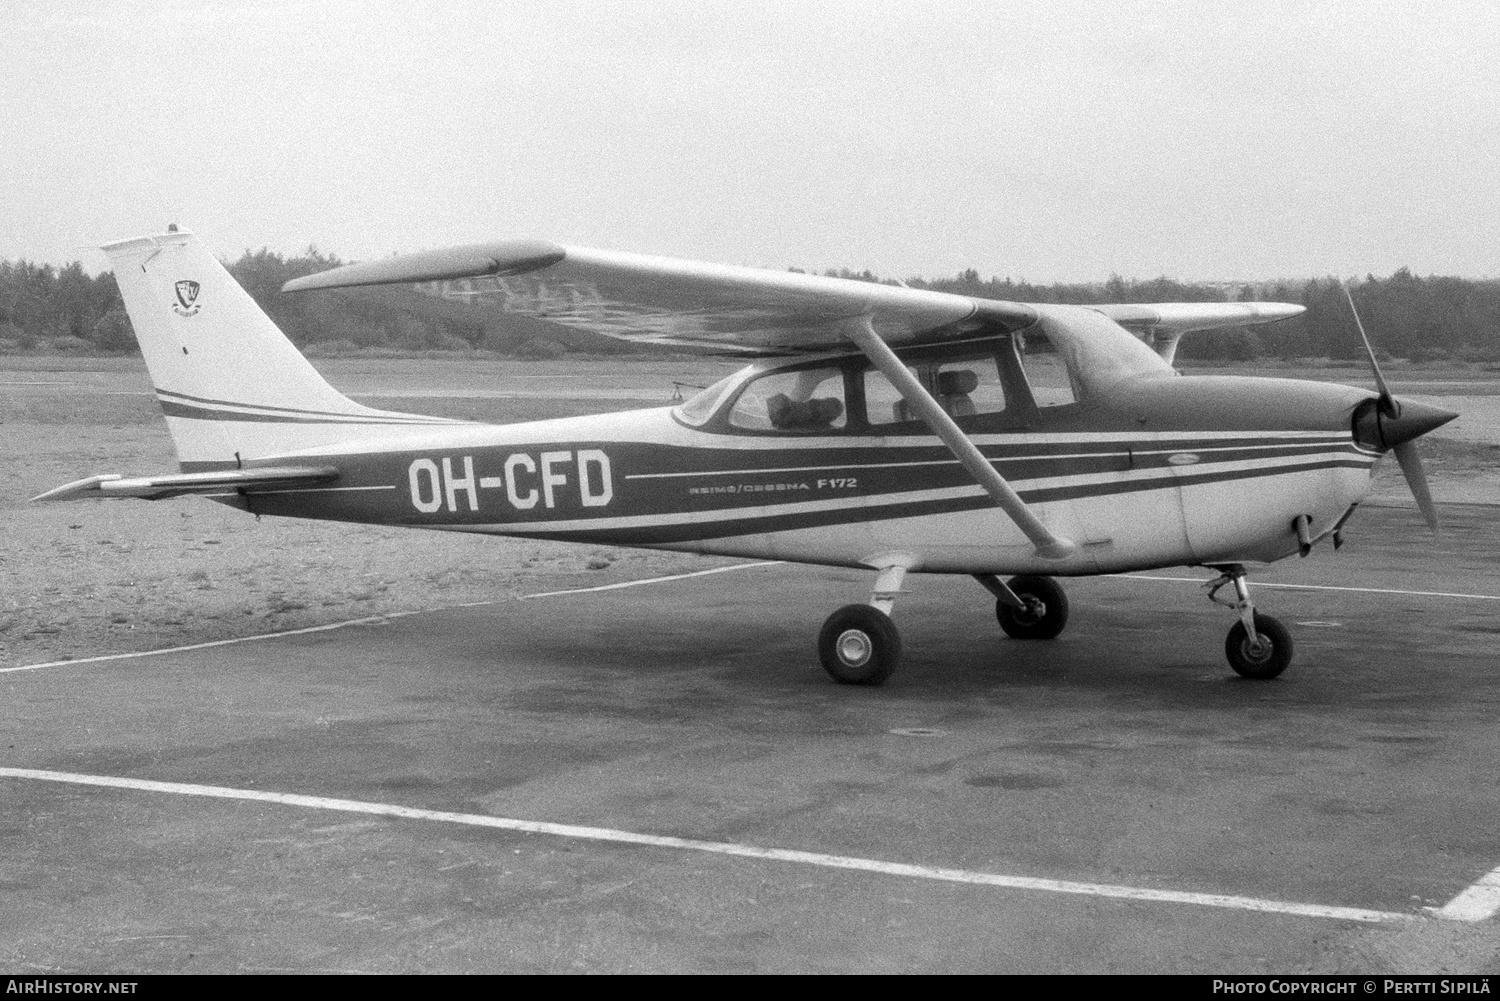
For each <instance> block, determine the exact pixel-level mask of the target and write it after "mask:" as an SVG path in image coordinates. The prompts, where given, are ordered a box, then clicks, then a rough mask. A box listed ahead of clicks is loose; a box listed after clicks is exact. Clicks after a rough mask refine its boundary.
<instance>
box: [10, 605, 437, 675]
mask: <svg viewBox="0 0 1500 1001" xmlns="http://www.w3.org/2000/svg"><path fill="white" fill-rule="evenodd" d="M414 614H416V613H415V612H392V613H390V614H389V615H367V616H365V617H364V618H362V619H346V620H345V621H343V622H330V623H328V624H326V625H321V626H306V627H304V628H302V629H283V630H282V631H281V632H278V633H257V634H256V635H254V636H236V637H234V638H233V639H227V640H211V641H210V642H207V643H189V644H188V645H187V646H169V647H163V648H162V649H160V650H136V651H134V652H132V653H107V654H103V655H101V656H98V657H79V658H77V659H76V660H51V661H48V662H47V663H45V664H25V665H23V666H21V667H0V674H10V673H12V672H14V671H40V670H41V669H42V668H44V667H67V666H69V665H71V664H97V663H99V662H101V661H106V660H131V659H134V658H136V657H155V656H157V655H158V654H163V653H183V652H184V651H187V650H207V649H208V648H209V647H216V646H230V645H231V644H234V643H254V642H256V641H257V640H273V639H276V638H277V637H279V636H299V635H301V634H302V633H322V632H327V631H328V630H330V629H343V628H345V627H346V626H367V625H374V624H375V623H377V622H384V621H385V620H386V619H394V618H399V617H400V616H403V615H414Z"/></svg>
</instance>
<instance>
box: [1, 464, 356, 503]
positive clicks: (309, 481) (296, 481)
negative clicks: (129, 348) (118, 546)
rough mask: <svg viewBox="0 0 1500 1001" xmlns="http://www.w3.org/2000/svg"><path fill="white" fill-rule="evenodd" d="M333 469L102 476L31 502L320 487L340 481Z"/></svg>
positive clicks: (285, 468) (271, 468)
mask: <svg viewBox="0 0 1500 1001" xmlns="http://www.w3.org/2000/svg"><path fill="white" fill-rule="evenodd" d="M338 475H339V471H338V470H337V469H335V468H333V467H331V466H317V467H312V468H309V467H306V466H292V467H283V468H278V467H269V466H263V467H261V468H258V469H228V470H223V471H219V472H209V473H168V474H165V475H162V476H132V477H125V476H121V475H119V474H118V473H102V474H100V475H98V476H89V477H86V478H85V479H82V480H75V481H73V482H72V483H65V484H63V485H62V486H60V487H54V488H53V489H51V490H48V491H47V492H46V493H44V494H38V495H37V496H35V497H33V498H31V499H32V501H59V500H74V499H76V498H79V497H140V498H143V499H145V500H162V499H163V498H166V497H180V496H182V495H183V494H221V493H226V492H232V491H244V492H245V493H255V492H257V491H261V490H285V489H286V488H288V487H299V486H317V485H320V484H324V483H331V482H333V481H334V480H336V479H338Z"/></svg>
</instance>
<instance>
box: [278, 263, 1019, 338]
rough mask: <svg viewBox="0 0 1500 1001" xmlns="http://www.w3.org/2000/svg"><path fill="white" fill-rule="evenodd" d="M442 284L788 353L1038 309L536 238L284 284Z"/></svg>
mask: <svg viewBox="0 0 1500 1001" xmlns="http://www.w3.org/2000/svg"><path fill="white" fill-rule="evenodd" d="M405 282H425V283H432V284H431V285H429V286H428V287H427V288H426V289H425V291H428V292H429V293H431V294H433V295H437V296H439V297H442V298H445V299H458V300H466V301H469V302H472V303H474V304H476V305H482V306H488V307H489V308H491V309H498V310H500V311H502V312H507V313H517V314H521V315H523V316H529V317H533V318H536V319H541V320H548V321H551V322H553V323H557V324H560V325H562V326H566V327H578V328H582V329H586V330H590V331H593V332H595V333H600V334H606V335H608V336H612V337H617V338H621V339H623V340H628V341H637V342H644V343H651V344H663V345H671V346H673V347H691V348H696V349H698V350H709V351H716V352H730V353H742V354H772V355H785V354H791V353H796V352H803V351H826V350H829V349H834V348H840V347H847V346H848V340H847V339H846V338H845V336H844V333H843V331H844V328H845V327H846V326H847V324H848V323H849V322H850V321H851V320H855V319H858V318H862V317H869V318H870V322H871V324H872V325H873V326H874V328H875V331H876V332H877V333H878V334H879V335H880V336H881V338H882V339H884V340H885V341H886V342H887V343H890V344H893V345H897V346H901V345H905V344H911V343H916V342H919V341H922V340H927V339H936V338H939V337H944V336H951V335H953V334H958V333H969V332H972V331H973V330H976V329H979V328H980V327H982V326H987V325H994V324H999V325H1001V326H1002V329H1014V328H1016V327H1024V326H1029V325H1030V324H1031V323H1033V322H1035V320H1036V318H1037V313H1036V310H1034V309H1033V308H1032V307H1030V306H1026V305H1022V304H1019V303H1000V302H995V303H990V302H986V303H984V304H983V313H984V316H983V318H981V317H980V315H979V314H980V312H981V308H980V305H979V301H978V300H974V299H970V298H968V297H967V296H961V295H949V294H947V293H945V292H932V291H928V290H925V289H909V288H902V287H899V286H894V285H878V284H875V283H874V282H860V281H850V280H847V279H842V278H825V277H823V276H820V275H807V274H800V273H798V272H793V271H771V270H767V269H762V268H746V267H735V266H733V265H725V264H704V263H699V262H696V261H684V260H678V259H675V258H668V257H651V256H647V255H644V254H629V253H623V252H620V251H612V250H593V249H589V248H584V247H562V246H558V245H556V244H550V243H545V242H542V241H538V240H516V241H508V242H503V243H488V244H475V245H472V246H467V247H455V248H452V249H449V250H437V251H430V252H426V253H420V254H408V255H403V256H399V257H390V258H386V259H384V260H379V261H369V262H365V263H362V264H350V265H346V266H344V267H340V268H334V269H333V270H331V271H323V272H320V273H318V274H315V275H308V276H307V277H305V278H297V279H294V280H293V281H290V282H287V283H286V285H285V286H283V291H287V292H300V291H308V290H312V289H329V288H349V287H353V286H361V285H386V284H393V283H405Z"/></svg>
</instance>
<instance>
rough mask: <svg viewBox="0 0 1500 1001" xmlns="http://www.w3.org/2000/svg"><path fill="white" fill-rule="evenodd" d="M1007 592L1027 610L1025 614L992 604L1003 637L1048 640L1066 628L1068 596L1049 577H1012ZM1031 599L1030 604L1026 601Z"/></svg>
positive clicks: (997, 602) (1001, 604)
mask: <svg viewBox="0 0 1500 1001" xmlns="http://www.w3.org/2000/svg"><path fill="white" fill-rule="evenodd" d="M1006 584H1007V585H1009V587H1010V589H1011V590H1012V591H1014V592H1015V593H1016V596H1017V597H1019V598H1020V599H1021V600H1022V601H1025V602H1026V604H1027V605H1028V606H1030V607H1028V608H1027V609H1025V610H1024V611H1023V610H1022V609H1019V608H1014V607H1012V606H1011V605H1007V604H1006V603H1005V602H1003V601H996V602H995V618H996V619H999V620H1000V628H1001V629H1004V630H1005V635H1007V636H1010V637H1012V638H1014V639H1018V640H1050V639H1054V638H1056V637H1057V635H1058V634H1059V633H1061V632H1062V631H1063V627H1064V626H1066V625H1067V624H1068V596H1067V595H1066V594H1065V593H1064V592H1063V589H1062V585H1061V584H1059V583H1058V582H1057V581H1055V580H1053V579H1052V578H1051V577H1012V578H1011V579H1010V580H1008V581H1006ZM1028 599H1030V600H1028Z"/></svg>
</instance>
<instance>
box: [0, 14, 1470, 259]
mask: <svg viewBox="0 0 1500 1001" xmlns="http://www.w3.org/2000/svg"><path fill="white" fill-rule="evenodd" d="M1497 47H1500V4H1496V3H1493V2H1490V0H1475V2H1470V3H1459V2H1449V3H1433V2H1431V0H1427V2H1420V3H1398V2H1379V0H1361V2H1348V0H1345V2H1337V0H1323V2H1315V3H1301V2H1278V0H1256V2H1251V3H1244V4H1239V3H1225V4H1204V3H1201V2H1196V3H1167V2H1139V3H1127V2H1097V3H1088V2H1074V0H1039V2H1031V0H1025V2H1008V0H990V2H983V3H972V4H971V3H966V2H960V0H946V2H941V3H879V2H872V0H859V2H847V3H831V4H815V3H808V2H796V3H775V2H768V0H756V2H752V3H703V2H695V3H686V4H675V3H664V2H646V3H625V2H612V3H600V4H592V3H553V2H548V0H521V2H517V3H514V4H507V3H490V2H481V3H472V2H470V3H434V4H419V3H413V2H409V0H401V2H394V3H388V4H377V3H372V2H360V3H347V4H346V3H339V2H333V0H318V2H314V3H293V2H281V3H276V2H267V0H254V2H247V3H230V2H223V3H214V2H207V0H199V2H182V3H125V2H102V0H101V2H88V3H78V4H69V3H58V2H51V3H47V4H32V3H26V4H22V3H5V4H3V5H0V81H3V84H4V91H3V94H4V98H3V104H0V258H9V259H16V258H28V259H31V260H38V261H51V262H64V261H68V260H74V259H82V260H84V261H85V263H86V264H88V265H90V266H91V268H92V267H98V266H101V265H102V263H103V260H102V256H99V255H94V254H91V253H90V252H89V248H92V247H94V246H97V245H98V244H99V243H101V242H104V241H107V240H111V239H117V238H121V237H125V236H134V235H138V234H140V233H145V232H153V231H159V230H160V229H161V228H163V227H164V226H165V225H166V224H167V223H168V222H178V223H180V224H181V225H182V226H183V227H184V228H187V229H192V230H194V231H195V232H197V233H198V234H200V235H201V236H202V237H203V238H204V239H205V240H207V241H208V243H209V245H210V246H211V247H213V248H214V249H215V250H216V251H218V252H219V253H220V254H221V255H225V256H230V257H234V256H238V254H239V252H240V251H241V250H243V249H245V248H259V247H261V246H269V247H271V249H273V250H279V251H283V252H298V251H301V250H302V249H304V248H305V247H307V246H308V245H309V244H316V245H317V246H318V247H319V248H322V249H324V250H326V251H330V252H334V253H337V254H339V255H340V256H342V257H344V258H346V259H360V258H369V257H374V256H383V255H386V254H390V253H392V252H399V251H410V250H420V249H426V248H431V247H437V246H444V245H449V244H456V243H468V242H476V241H481V240H490V239H501V238H509V237H517V236H535V237H541V238H545V239H550V240H555V241H558V242H562V243H576V244H582V245H585V246H599V247H610V248H615V249H622V250H635V251H641V252H646V253H658V254H667V255H671V256H678V257H690V258H697V259H703V260H712V261H722V262H728V263H741V264H755V265H766V266H771V267H778V268H780V267H786V266H788V265H798V266H801V267H805V268H818V269H822V268H828V267H850V268H855V269H863V268H870V269H872V270H874V271H876V272H877V273H879V274H881V275H884V276H897V277H906V276H911V275H922V276H927V277H933V276H944V275H951V274H953V273H955V272H957V271H959V270H961V269H964V268H968V267H973V268H976V269H978V270H979V272H980V273H981V275H984V276H989V275H992V274H996V275H1001V276H1004V275H1011V276H1013V277H1016V278H1021V277H1026V278H1029V279H1031V280H1033V281H1042V282H1051V281H1075V280H1103V279H1104V278H1107V277H1108V276H1109V275H1110V274H1111V273H1118V274H1121V275H1123V276H1125V277H1127V278H1130V277H1137V278H1149V277H1155V276H1157V275H1161V274H1166V275H1170V276H1173V277H1177V278H1183V279H1198V280H1203V279H1215V278H1270V277H1282V276H1285V277H1305V276H1311V275H1325V274H1340V275H1356V274H1358V275H1362V274H1364V273H1366V272H1373V273H1375V274H1377V275H1386V274H1389V273H1390V272H1391V271H1394V270H1395V269H1396V268H1398V267H1400V266H1402V265H1407V266H1410V267H1411V268H1412V269H1413V270H1414V271H1416V272H1417V273H1419V274H1428V273H1437V274H1456V275H1463V276H1467V277H1492V276H1496V275H1500V264H1497V238H1500V184H1497V177H1500V113H1497V108H1500V54H1497V51H1496V50H1497Z"/></svg>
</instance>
